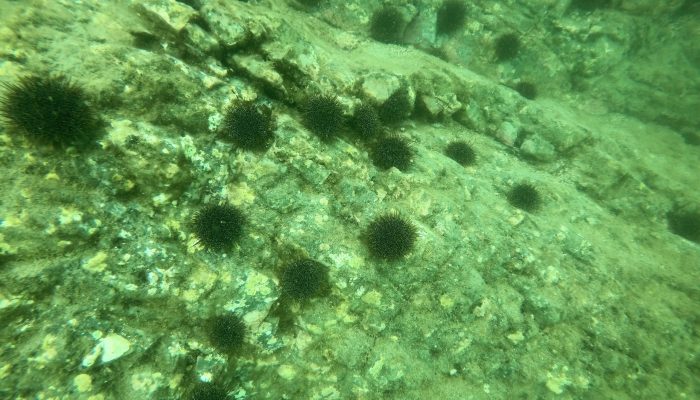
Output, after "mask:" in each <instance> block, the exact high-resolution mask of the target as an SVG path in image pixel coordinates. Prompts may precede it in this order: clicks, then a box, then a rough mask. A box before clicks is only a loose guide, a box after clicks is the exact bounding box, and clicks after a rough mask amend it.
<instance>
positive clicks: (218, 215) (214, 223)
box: [194, 204, 245, 250]
mask: <svg viewBox="0 0 700 400" xmlns="http://www.w3.org/2000/svg"><path fill="white" fill-rule="evenodd" d="M244 223H245V217H244V216H243V214H242V213H241V212H240V210H238V209H237V208H235V207H233V206H230V205H228V204H221V205H211V206H207V207H205V208H204V209H202V210H201V211H198V212H197V214H195V217H194V232H195V235H197V239H199V242H200V243H202V244H203V245H204V246H205V247H208V248H211V249H214V250H226V249H228V248H230V247H231V245H233V243H235V242H236V241H237V240H238V239H240V237H241V235H242V234H243V225H244Z"/></svg>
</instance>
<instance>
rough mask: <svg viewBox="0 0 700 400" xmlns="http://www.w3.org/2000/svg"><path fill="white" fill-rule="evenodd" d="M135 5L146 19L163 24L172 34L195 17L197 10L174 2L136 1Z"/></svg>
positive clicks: (174, 0)
mask: <svg viewBox="0 0 700 400" xmlns="http://www.w3.org/2000/svg"><path fill="white" fill-rule="evenodd" d="M136 4H137V6H138V8H139V9H140V10H141V12H142V13H143V14H144V15H145V16H146V17H148V18H149V19H151V20H153V21H155V22H158V23H162V24H164V25H165V26H167V27H168V28H170V29H171V30H172V31H174V32H180V31H181V30H182V29H183V28H184V27H185V26H186V25H187V24H188V23H189V22H190V20H191V19H192V18H194V17H195V16H196V15H197V10H195V9H194V8H192V7H190V6H188V5H187V4H183V3H182V2H179V1H176V0H163V1H159V2H142V1H138V2H136Z"/></svg>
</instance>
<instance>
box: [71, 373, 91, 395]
mask: <svg viewBox="0 0 700 400" xmlns="http://www.w3.org/2000/svg"><path fill="white" fill-rule="evenodd" d="M73 385H74V386H75V389H76V390H77V391H78V392H79V393H85V392H89V391H91V390H92V377H91V376H90V375H88V374H80V375H76V376H75V378H73Z"/></svg>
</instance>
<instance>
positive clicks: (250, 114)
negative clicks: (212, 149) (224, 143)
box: [222, 101, 275, 150]
mask: <svg viewBox="0 0 700 400" xmlns="http://www.w3.org/2000/svg"><path fill="white" fill-rule="evenodd" d="M222 133H223V135H224V136H225V137H226V138H227V139H229V140H231V141H232V142H233V143H234V144H235V145H236V146H238V147H240V148H242V149H245V150H266V149H267V148H268V147H269V146H270V144H271V143H272V141H273V139H274V137H275V135H274V120H273V118H272V110H271V109H270V107H267V106H261V105H256V104H255V103H253V102H250V101H247V102H243V103H240V104H237V105H234V106H232V107H230V108H229V109H228V110H227V111H226V115H225V116H224V124H223V129H222Z"/></svg>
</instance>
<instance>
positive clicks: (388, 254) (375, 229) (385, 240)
mask: <svg viewBox="0 0 700 400" xmlns="http://www.w3.org/2000/svg"><path fill="white" fill-rule="evenodd" d="M417 237H418V234H417V232H416V227H415V226H414V225H413V224H412V223H411V222H410V221H409V220H407V219H405V218H403V217H402V216H400V215H399V214H398V213H388V214H384V215H381V216H380V217H378V218H376V219H375V220H374V221H372V223H370V224H369V227H368V228H367V232H366V242H367V247H368V249H369V252H370V254H371V255H372V256H374V257H377V258H381V259H384V260H388V261H395V260H398V259H400V258H402V257H404V256H405V255H406V254H408V253H410V252H411V250H412V249H413V246H414V244H415V242H416V238H417Z"/></svg>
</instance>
